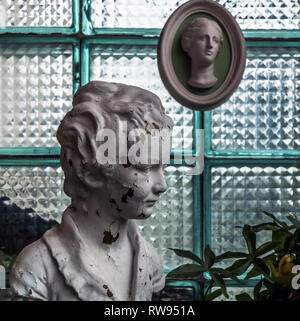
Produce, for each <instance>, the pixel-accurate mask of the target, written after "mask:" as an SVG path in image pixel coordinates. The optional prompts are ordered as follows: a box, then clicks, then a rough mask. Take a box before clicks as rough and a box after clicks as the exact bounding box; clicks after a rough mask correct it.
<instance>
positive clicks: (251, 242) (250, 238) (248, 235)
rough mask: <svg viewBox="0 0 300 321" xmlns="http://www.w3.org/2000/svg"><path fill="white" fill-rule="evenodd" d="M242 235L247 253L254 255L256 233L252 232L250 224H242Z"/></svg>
mask: <svg viewBox="0 0 300 321" xmlns="http://www.w3.org/2000/svg"><path fill="white" fill-rule="evenodd" d="M243 236H244V239H245V241H246V244H247V248H248V251H249V254H250V255H252V256H254V253H255V250H256V234H255V233H254V232H253V230H252V228H251V226H250V225H248V224H245V225H244V228H243Z"/></svg>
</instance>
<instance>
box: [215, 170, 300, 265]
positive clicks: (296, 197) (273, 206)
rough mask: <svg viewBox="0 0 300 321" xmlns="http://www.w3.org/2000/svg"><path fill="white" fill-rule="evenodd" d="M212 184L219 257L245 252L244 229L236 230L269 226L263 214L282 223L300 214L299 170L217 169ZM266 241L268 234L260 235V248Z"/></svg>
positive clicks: (258, 237) (216, 245)
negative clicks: (289, 216) (259, 225)
mask: <svg viewBox="0 0 300 321" xmlns="http://www.w3.org/2000/svg"><path fill="white" fill-rule="evenodd" d="M210 181H211V190H210V194H211V201H210V216H211V230H210V234H211V245H212V248H213V249H214V251H215V252H216V254H217V255H219V254H221V253H224V252H226V251H246V244H245V242H244V239H243V236H242V229H240V228H235V226H243V225H244V224H249V225H257V224H260V223H262V222H270V221H271V219H269V218H268V217H267V216H266V215H264V214H263V211H267V212H270V213H273V214H274V215H275V216H276V217H278V218H279V219H282V220H284V219H285V216H286V215H287V214H290V213H294V214H297V213H298V214H300V168H297V167H293V166H291V167H283V166H280V165H278V166H276V167H271V166H264V167H263V166H255V167H248V166H230V167H225V166H224V167H223V166H216V167H212V168H211V178H210ZM267 241H270V233H269V231H261V232H259V233H258V234H257V242H258V243H257V244H258V245H259V244H260V243H261V242H267ZM227 262H229V260H228V261H227ZM226 264H227V263H226V261H225V264H224V265H226Z"/></svg>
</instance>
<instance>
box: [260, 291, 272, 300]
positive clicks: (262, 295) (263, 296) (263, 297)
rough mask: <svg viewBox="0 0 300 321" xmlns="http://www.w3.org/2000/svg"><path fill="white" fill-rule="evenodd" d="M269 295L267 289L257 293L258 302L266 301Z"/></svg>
mask: <svg viewBox="0 0 300 321" xmlns="http://www.w3.org/2000/svg"><path fill="white" fill-rule="evenodd" d="M269 295H270V292H269V290H268V289H266V290H263V291H261V292H260V293H259V300H260V301H264V300H267V297H268V296H269Z"/></svg>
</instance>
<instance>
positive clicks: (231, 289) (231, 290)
mask: <svg viewBox="0 0 300 321" xmlns="http://www.w3.org/2000/svg"><path fill="white" fill-rule="evenodd" d="M218 289H219V288H217V287H212V289H211V291H212V292H213V291H215V290H218ZM226 289H227V293H228V296H229V297H228V298H226V297H225V296H224V295H220V296H219V297H217V298H216V299H214V301H237V300H236V298H235V296H236V295H239V294H242V293H247V294H249V295H250V297H251V298H253V287H237V286H226Z"/></svg>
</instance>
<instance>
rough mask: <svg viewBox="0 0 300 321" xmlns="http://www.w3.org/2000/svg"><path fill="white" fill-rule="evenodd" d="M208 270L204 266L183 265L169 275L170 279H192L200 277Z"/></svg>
mask: <svg viewBox="0 0 300 321" xmlns="http://www.w3.org/2000/svg"><path fill="white" fill-rule="evenodd" d="M206 271H207V269H206V268H205V267H203V266H200V265H196V264H183V265H181V266H179V267H177V268H176V269H174V270H172V271H171V272H169V273H168V275H167V276H168V277H170V278H192V277H197V276H200V275H201V274H202V273H203V272H206Z"/></svg>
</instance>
